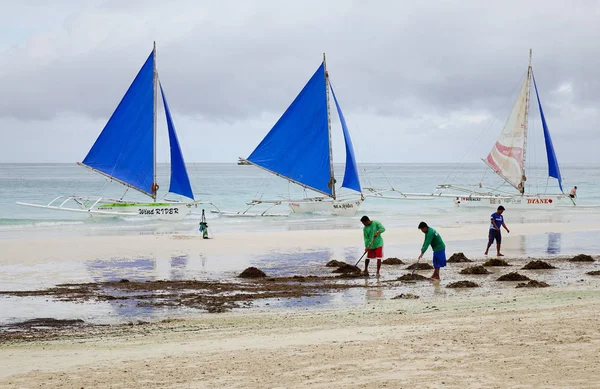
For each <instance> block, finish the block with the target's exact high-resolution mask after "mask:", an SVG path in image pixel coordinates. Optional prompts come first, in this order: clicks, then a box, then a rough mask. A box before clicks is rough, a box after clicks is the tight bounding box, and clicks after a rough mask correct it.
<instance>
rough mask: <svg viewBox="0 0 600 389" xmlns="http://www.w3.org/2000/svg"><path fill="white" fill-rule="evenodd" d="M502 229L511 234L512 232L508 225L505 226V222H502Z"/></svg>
mask: <svg viewBox="0 0 600 389" xmlns="http://www.w3.org/2000/svg"><path fill="white" fill-rule="evenodd" d="M502 227H504V229H505V230H506V232H508V233H510V230H509V229H508V227H506V224H504V222H502Z"/></svg>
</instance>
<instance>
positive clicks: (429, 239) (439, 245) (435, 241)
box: [421, 227, 446, 254]
mask: <svg viewBox="0 0 600 389" xmlns="http://www.w3.org/2000/svg"><path fill="white" fill-rule="evenodd" d="M429 245H431V249H432V250H433V252H434V253H435V252H436V251H442V250H444V249H446V245H445V244H444V241H443V240H442V237H441V236H440V234H438V233H437V231H436V230H434V229H433V228H431V227H428V229H427V232H426V233H425V242H423V247H422V248H421V254H425V251H427V248H428V247H429Z"/></svg>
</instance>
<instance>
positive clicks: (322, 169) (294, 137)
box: [237, 54, 364, 216]
mask: <svg viewBox="0 0 600 389" xmlns="http://www.w3.org/2000/svg"><path fill="white" fill-rule="evenodd" d="M330 90H331V95H332V96H333V101H334V102H335V106H336V109H337V113H338V116H339V119H340V123H341V127H342V132H343V135H344V141H345V145H346V167H345V171H344V179H343V182H342V185H341V187H342V188H347V189H350V190H352V191H354V192H356V193H358V194H346V195H341V196H340V195H339V194H338V193H337V192H336V187H335V184H336V180H335V178H334V177H335V176H334V171H333V155H332V144H331V117H330V107H329V91H330ZM240 162H242V163H249V164H251V165H254V166H257V167H259V168H261V169H264V170H266V171H268V172H269V173H271V174H274V175H276V176H279V177H282V178H284V179H286V180H288V181H289V182H291V183H294V184H297V185H299V186H301V187H302V188H304V189H308V190H311V191H314V192H317V193H318V194H320V195H321V196H314V197H306V198H303V199H297V200H294V199H282V200H272V201H269V200H252V201H251V202H249V203H247V204H248V205H249V207H248V208H246V210H244V211H243V212H238V213H237V215H248V211H249V210H250V209H252V208H253V207H254V206H256V205H258V204H270V207H269V208H267V210H265V211H264V212H262V213H261V214H260V215H261V216H267V215H269V214H268V213H267V212H268V211H269V210H270V209H271V208H273V207H274V206H277V205H280V204H284V203H286V204H288V206H289V208H290V211H291V212H292V213H328V214H333V215H340V216H352V215H354V214H356V212H357V211H358V208H359V207H360V205H361V203H362V202H363V200H364V197H363V195H362V191H361V186H360V179H359V175H358V168H357V165H356V158H355V155H354V147H353V145H352V139H351V138H350V133H349V131H348V127H347V125H346V120H345V118H344V114H343V113H342V109H341V108H340V105H339V102H338V100H337V97H336V95H335V92H334V90H333V87H332V86H331V84H330V82H329V74H328V72H327V63H326V59H325V54H323V62H322V63H321V65H320V66H319V67H318V69H317V70H316V72H315V73H314V74H313V76H312V77H311V78H310V80H309V81H308V82H307V83H306V85H305V86H304V88H303V89H302V91H301V92H300V94H298V96H297V97H296V98H295V100H294V101H293V102H292V104H291V105H290V106H289V107H288V109H287V110H286V111H285V112H284V113H283V115H282V116H281V118H280V119H279V120H278V121H277V123H275V125H274V126H273V128H271V130H270V131H269V133H268V134H267V135H266V136H265V138H264V139H263V140H262V142H260V143H259V145H258V146H257V147H256V148H255V149H254V151H253V152H252V153H251V154H250V156H249V157H248V158H246V159H244V158H240Z"/></svg>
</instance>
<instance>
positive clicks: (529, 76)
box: [519, 49, 533, 194]
mask: <svg viewBox="0 0 600 389" xmlns="http://www.w3.org/2000/svg"><path fill="white" fill-rule="evenodd" d="M532 51H533V50H532V49H529V67H528V68H527V95H526V97H525V118H524V122H525V132H524V133H523V168H522V169H523V176H522V177H521V184H520V185H519V191H520V192H521V194H524V193H525V181H527V176H525V157H526V156H527V127H528V126H529V119H528V118H529V104H530V98H529V97H530V92H531V71H532V68H531V55H532Z"/></svg>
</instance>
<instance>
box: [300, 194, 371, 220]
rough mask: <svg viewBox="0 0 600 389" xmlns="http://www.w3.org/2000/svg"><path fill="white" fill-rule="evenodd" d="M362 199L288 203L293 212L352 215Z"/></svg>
mask: <svg viewBox="0 0 600 389" xmlns="http://www.w3.org/2000/svg"><path fill="white" fill-rule="evenodd" d="M362 202H363V200H362V199H361V198H355V199H348V200H332V199H325V198H324V199H311V200H307V201H293V202H290V203H289V207H290V210H291V211H292V212H293V213H324V214H331V215H335V216H354V215H356V212H358V209H359V208H360V205H361V204H362Z"/></svg>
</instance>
